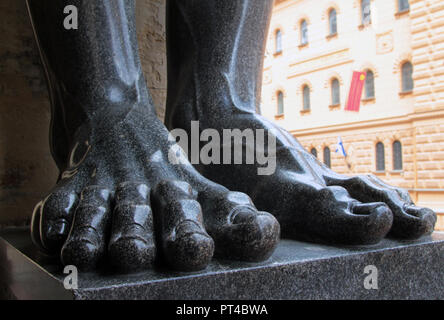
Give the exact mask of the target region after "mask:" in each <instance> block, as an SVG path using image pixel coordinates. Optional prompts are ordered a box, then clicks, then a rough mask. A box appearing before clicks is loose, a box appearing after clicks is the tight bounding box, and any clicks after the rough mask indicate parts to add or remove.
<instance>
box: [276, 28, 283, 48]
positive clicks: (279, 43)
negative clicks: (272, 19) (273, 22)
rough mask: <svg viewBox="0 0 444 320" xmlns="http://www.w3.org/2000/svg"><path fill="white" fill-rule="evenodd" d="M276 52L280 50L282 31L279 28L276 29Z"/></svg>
mask: <svg viewBox="0 0 444 320" xmlns="http://www.w3.org/2000/svg"><path fill="white" fill-rule="evenodd" d="M275 40H276V48H275V49H276V53H281V52H282V32H281V30H277V31H276V39H275Z"/></svg>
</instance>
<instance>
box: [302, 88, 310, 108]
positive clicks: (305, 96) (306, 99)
mask: <svg viewBox="0 0 444 320" xmlns="http://www.w3.org/2000/svg"><path fill="white" fill-rule="evenodd" d="M302 103H303V107H304V110H310V87H309V86H308V85H304V87H303V88H302Z"/></svg>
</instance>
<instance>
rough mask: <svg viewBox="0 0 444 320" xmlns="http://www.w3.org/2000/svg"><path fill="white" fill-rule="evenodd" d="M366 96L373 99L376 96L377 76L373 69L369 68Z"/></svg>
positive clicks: (366, 79)
mask: <svg viewBox="0 0 444 320" xmlns="http://www.w3.org/2000/svg"><path fill="white" fill-rule="evenodd" d="M364 87H365V97H366V98H367V99H371V98H374V97H375V76H374V75H373V72H372V71H371V70H367V72H366V75H365V84H364Z"/></svg>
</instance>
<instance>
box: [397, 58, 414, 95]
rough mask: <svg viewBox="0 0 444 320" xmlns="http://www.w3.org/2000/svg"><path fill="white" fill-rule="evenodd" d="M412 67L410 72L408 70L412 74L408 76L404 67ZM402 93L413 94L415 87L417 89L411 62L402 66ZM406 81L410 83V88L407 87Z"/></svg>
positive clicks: (406, 62) (405, 62)
mask: <svg viewBox="0 0 444 320" xmlns="http://www.w3.org/2000/svg"><path fill="white" fill-rule="evenodd" d="M407 65H410V70H408V71H409V72H410V74H408V75H407V74H406V72H405V70H404V67H405V66H407ZM400 71H401V93H409V92H412V91H413V89H414V87H415V82H414V81H413V64H412V63H411V62H410V61H409V60H406V61H404V62H403V63H402V64H401V68H400ZM407 77H409V79H407ZM406 81H410V83H409V86H408V87H407V86H406Z"/></svg>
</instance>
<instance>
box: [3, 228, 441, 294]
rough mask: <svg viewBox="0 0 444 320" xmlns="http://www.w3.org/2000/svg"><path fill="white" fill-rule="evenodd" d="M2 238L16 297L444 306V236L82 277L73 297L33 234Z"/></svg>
mask: <svg viewBox="0 0 444 320" xmlns="http://www.w3.org/2000/svg"><path fill="white" fill-rule="evenodd" d="M0 236H1V237H2V238H3V239H1V241H0V242H1V245H0V257H1V259H0V270H1V273H0V279H1V282H3V284H4V283H5V280H6V279H7V280H8V281H6V282H7V283H9V285H8V286H7V287H8V289H9V291H10V295H12V296H15V297H16V298H50V299H56V298H59V299H60V298H62V299H69V298H74V299H444V234H443V233H434V234H433V235H432V236H428V237H423V238H421V239H419V240H417V241H404V242H401V241H398V240H396V241H395V240H390V239H384V240H383V241H382V242H381V243H379V244H378V245H373V246H362V247H331V246H325V245H318V244H311V243H305V242H298V241H291V240H282V241H281V243H280V244H279V245H278V247H277V249H276V251H275V253H274V254H273V256H272V257H271V258H270V259H269V260H267V261H266V262H263V263H240V262H227V261H223V260H213V261H212V262H211V263H210V265H209V266H208V268H207V269H205V270H204V271H200V272H192V273H178V272H165V271H155V270H147V271H145V272H141V273H136V274H129V275H122V274H109V273H108V274H107V273H102V274H100V273H79V289H78V290H74V291H72V292H69V291H68V290H65V289H64V288H63V285H62V279H63V276H64V275H63V274H62V267H61V266H60V265H57V264H55V263H54V262H53V261H51V259H49V258H47V257H46V258H45V257H44V256H42V255H41V253H38V252H37V251H36V250H35V248H34V247H33V246H32V244H31V240H30V238H29V232H28V231H27V230H26V229H7V230H3V231H2V232H1V233H0ZM13 246H14V247H15V248H17V250H16V249H15V248H14V247H13ZM20 252H21V253H23V254H24V255H22V254H20ZM27 257H29V258H27ZM35 261H38V263H39V264H40V266H41V267H37V265H36V264H34V262H35ZM368 265H374V266H375V267H377V269H378V287H379V288H378V289H377V290H367V289H365V288H364V279H365V277H366V276H367V275H366V274H365V273H364V269H365V267H366V266H368ZM17 266H20V268H17ZM162 270H165V269H162ZM36 279H38V280H36ZM31 286H32V287H31ZM2 287H4V285H3V286H2ZM24 288H27V289H24ZM2 291H6V290H4V289H3V290H2ZM11 291H12V293H11ZM0 292H1V291H0Z"/></svg>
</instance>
